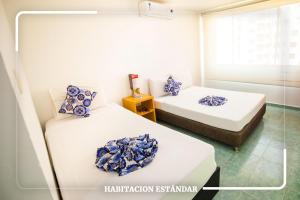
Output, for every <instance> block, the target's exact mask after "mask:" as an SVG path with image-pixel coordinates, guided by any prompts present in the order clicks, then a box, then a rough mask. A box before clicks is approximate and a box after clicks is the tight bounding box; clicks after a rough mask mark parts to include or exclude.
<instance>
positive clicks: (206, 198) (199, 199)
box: [193, 167, 220, 200]
mask: <svg viewBox="0 0 300 200" xmlns="http://www.w3.org/2000/svg"><path fill="white" fill-rule="evenodd" d="M219 186H220V167H217V169H216V170H215V172H214V173H213V175H212V176H211V177H210V178H209V180H208V181H207V182H206V184H205V185H204V187H219ZM218 191H219V190H203V188H202V189H201V190H200V191H199V192H198V193H197V194H196V196H194V198H193V200H212V199H213V197H214V196H215V195H216V194H217V193H218Z"/></svg>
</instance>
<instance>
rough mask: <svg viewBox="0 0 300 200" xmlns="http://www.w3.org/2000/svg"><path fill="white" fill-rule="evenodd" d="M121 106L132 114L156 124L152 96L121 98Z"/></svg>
mask: <svg viewBox="0 0 300 200" xmlns="http://www.w3.org/2000/svg"><path fill="white" fill-rule="evenodd" d="M123 106H124V107H125V108H127V109H128V110H131V111H132V112H134V113H136V114H138V115H140V116H143V117H145V118H147V119H150V120H152V121H154V122H156V115H155V107H154V101H153V96H150V95H145V94H143V95H142V97H141V98H134V97H132V96H129V97H125V98H123Z"/></svg>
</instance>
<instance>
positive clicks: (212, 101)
mask: <svg viewBox="0 0 300 200" xmlns="http://www.w3.org/2000/svg"><path fill="white" fill-rule="evenodd" d="M226 102H227V99H226V98H225V97H219V96H206V97H204V98H202V99H200V100H199V104H202V105H207V106H221V105H223V104H225V103H226Z"/></svg>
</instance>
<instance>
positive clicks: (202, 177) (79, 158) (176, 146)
mask: <svg viewBox="0 0 300 200" xmlns="http://www.w3.org/2000/svg"><path fill="white" fill-rule="evenodd" d="M144 133H149V134H150V136H151V137H153V138H156V139H157V140H158V145H159V148H158V152H157V154H156V157H155V159H154V160H153V162H152V163H151V164H149V165H148V166H147V167H145V168H142V169H140V170H137V171H135V172H133V173H130V174H128V175H126V176H122V177H119V176H118V175H116V174H111V173H107V172H103V171H101V170H99V169H97V168H96V167H95V165H94V162H95V158H96V157H95V156H96V150H97V148H98V147H100V146H103V145H104V144H105V143H106V142H107V141H109V140H112V139H118V138H123V137H132V136H138V135H141V134H144ZM45 136H46V141H47V144H48V148H49V151H50V154H51V157H52V160H53V165H54V169H55V172H56V175H57V179H58V183H59V186H60V188H61V193H62V196H63V199H64V200H79V199H80V200H96V199H97V200H99V199H109V198H110V199H131V200H133V199H143V200H144V199H191V198H192V197H193V196H194V195H195V194H196V193H180V194H179V193H168V194H167V193H105V192H104V186H105V185H133V186H135V185H172V184H188V185H197V186H198V188H199V189H200V188H201V187H203V185H204V184H205V183H206V182H207V180H208V179H209V178H210V176H211V175H212V174H213V172H214V171H215V169H216V163H215V158H214V148H213V146H211V145H209V144H207V143H204V142H202V141H200V140H197V139H194V138H192V137H189V136H187V135H184V134H181V133H179V132H177V131H174V130H171V129H169V128H166V127H163V126H161V125H159V124H156V123H153V122H151V121H149V120H147V119H145V118H142V117H140V116H138V115H136V114H134V113H132V112H130V111H128V110H125V109H124V108H122V107H120V106H118V105H115V104H110V105H108V106H106V107H102V108H99V109H97V110H95V111H92V114H91V116H90V117H88V118H72V117H71V118H66V119H61V120H50V121H49V122H48V123H47V124H46V133H45Z"/></svg>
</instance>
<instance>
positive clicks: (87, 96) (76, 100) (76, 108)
mask: <svg viewBox="0 0 300 200" xmlns="http://www.w3.org/2000/svg"><path fill="white" fill-rule="evenodd" d="M96 94H97V93H96V92H91V91H89V90H86V89H81V88H79V87H76V86H73V85H69V86H68V88H67V94H66V98H65V100H64V102H63V104H62V105H61V107H60V109H59V111H58V112H59V113H63V114H74V115H76V116H79V117H88V116H90V109H89V107H90V105H91V104H92V101H93V99H94V98H95V96H96Z"/></svg>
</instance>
